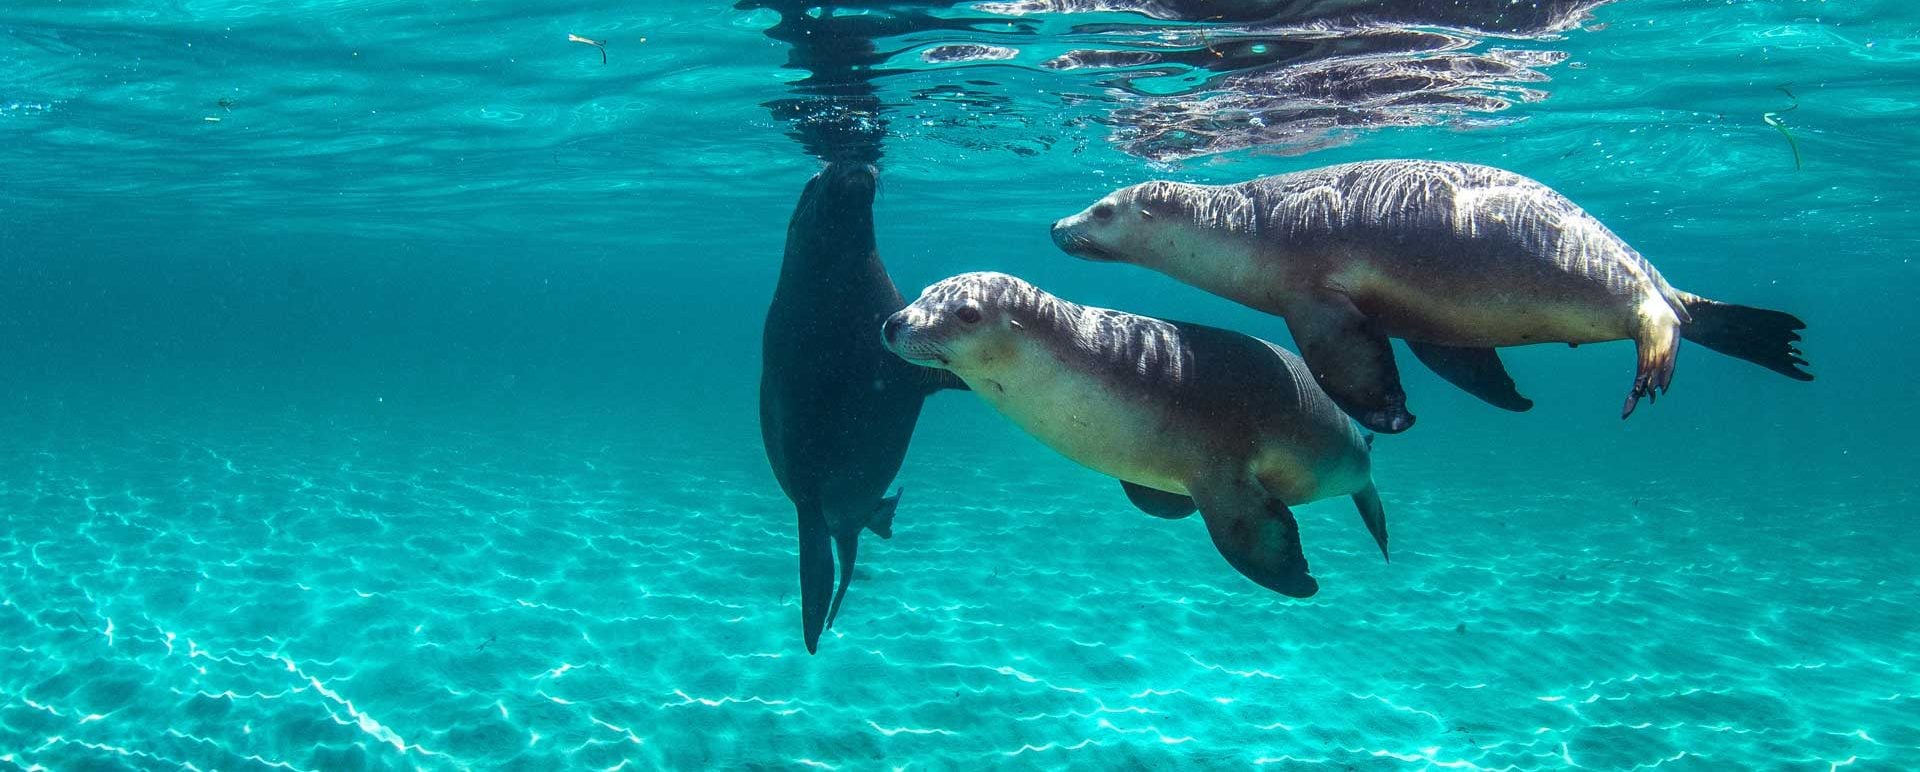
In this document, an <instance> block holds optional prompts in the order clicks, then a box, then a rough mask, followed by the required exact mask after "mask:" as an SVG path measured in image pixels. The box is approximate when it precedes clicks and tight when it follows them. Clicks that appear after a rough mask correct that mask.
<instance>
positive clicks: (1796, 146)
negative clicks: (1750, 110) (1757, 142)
mask: <svg viewBox="0 0 1920 772" xmlns="http://www.w3.org/2000/svg"><path fill="white" fill-rule="evenodd" d="M1789 85H1791V84H1789ZM1774 88H1776V89H1779V91H1780V93H1782V94H1786V95H1787V98H1788V99H1791V100H1793V106H1792V107H1789V108H1787V109H1785V110H1781V111H1779V112H1773V113H1767V114H1765V115H1762V116H1760V120H1762V121H1766V123H1767V125H1768V126H1772V127H1774V128H1775V129H1779V130H1780V136H1782V137H1786V138H1787V147H1788V148H1791V149H1792V150H1793V170H1794V171H1800V143H1798V142H1795V141H1793V133H1792V132H1789V131H1787V125H1786V124H1785V123H1783V122H1781V120H1780V116H1782V115H1786V114H1787V113H1790V112H1793V111H1795V110H1798V109H1800V98H1799V97H1796V96H1794V95H1793V92H1792V91H1789V90H1788V89H1787V87H1786V86H1775V87H1774Z"/></svg>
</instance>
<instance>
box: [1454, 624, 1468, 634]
mask: <svg viewBox="0 0 1920 772" xmlns="http://www.w3.org/2000/svg"><path fill="white" fill-rule="evenodd" d="M1453 631H1454V632H1456V633H1459V634H1461V635H1466V634H1467V623H1465V622H1461V623H1460V626H1459V627H1456V628H1453Z"/></svg>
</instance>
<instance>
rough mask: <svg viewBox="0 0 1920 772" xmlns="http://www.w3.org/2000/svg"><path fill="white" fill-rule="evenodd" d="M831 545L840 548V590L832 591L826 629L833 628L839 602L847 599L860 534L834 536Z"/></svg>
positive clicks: (838, 614)
mask: <svg viewBox="0 0 1920 772" xmlns="http://www.w3.org/2000/svg"><path fill="white" fill-rule="evenodd" d="M833 544H834V546H836V547H839V548H840V589H838V590H834V592H833V606H831V607H830V608H828V609H827V627H833V618H834V617H837V616H840V600H841V599H843V598H845V597H847V585H849V584H852V583H853V561H854V558H855V557H857V556H858V555H859V554H860V532H859V531H854V532H853V533H850V534H847V535H846V536H835V537H833Z"/></svg>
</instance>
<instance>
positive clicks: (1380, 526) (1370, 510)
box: [1353, 483, 1393, 562]
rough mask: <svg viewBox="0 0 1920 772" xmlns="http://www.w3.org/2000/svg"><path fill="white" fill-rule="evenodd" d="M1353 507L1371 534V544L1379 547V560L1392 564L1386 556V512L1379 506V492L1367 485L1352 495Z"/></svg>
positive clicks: (1390, 559)
mask: <svg viewBox="0 0 1920 772" xmlns="http://www.w3.org/2000/svg"><path fill="white" fill-rule="evenodd" d="M1353 506H1354V507H1355V508H1356V509H1359V510H1360V520H1361V521H1362V522H1365V523H1366V524H1367V533H1370V534H1373V543H1374V544H1377V545H1380V558H1381V559H1382V560H1385V561H1388V562H1392V561H1393V558H1390V557H1388V556H1387V510H1386V508H1384V507H1382V506H1380V490H1379V489H1377V488H1375V487H1373V483H1367V487H1366V488H1365V489H1363V490H1361V491H1360V492H1359V493H1355V494H1353Z"/></svg>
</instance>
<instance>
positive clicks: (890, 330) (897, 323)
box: [880, 310, 907, 349]
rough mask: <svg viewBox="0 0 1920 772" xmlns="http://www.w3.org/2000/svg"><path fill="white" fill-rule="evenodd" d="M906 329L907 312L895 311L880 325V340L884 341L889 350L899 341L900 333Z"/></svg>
mask: <svg viewBox="0 0 1920 772" xmlns="http://www.w3.org/2000/svg"><path fill="white" fill-rule="evenodd" d="M906 328H907V312H906V311H905V310H901V311H897V312H895V313H894V314H893V315H892V316H889V317H887V321H886V322H884V323H882V324H881V325H880V340H882V341H885V342H886V344H887V348H889V349H891V348H893V347H894V345H895V344H896V343H897V342H898V341H899V339H900V331H901V330H904V329H906Z"/></svg>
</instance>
